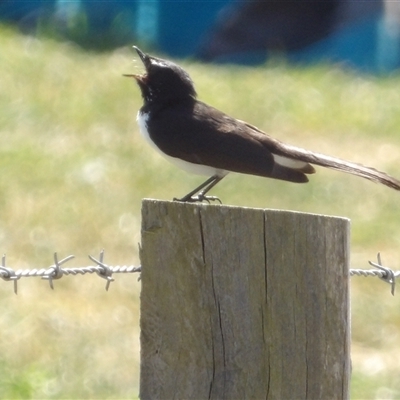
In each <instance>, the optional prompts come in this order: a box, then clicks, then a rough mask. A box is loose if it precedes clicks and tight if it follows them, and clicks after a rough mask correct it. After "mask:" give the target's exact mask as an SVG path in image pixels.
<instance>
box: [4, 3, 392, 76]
mask: <svg viewBox="0 0 400 400" xmlns="http://www.w3.org/2000/svg"><path fill="white" fill-rule="evenodd" d="M331 1H332V2H334V1H335V0H331ZM346 1H349V2H350V1H352V0H346ZM372 1H375V4H378V3H379V4H380V5H381V7H380V9H379V11H377V12H375V13H372V14H369V15H368V16H367V17H366V18H361V19H360V18H358V19H357V18H356V19H355V21H354V23H347V24H345V25H343V26H339V27H338V28H337V29H335V30H333V31H332V32H330V33H329V35H327V36H325V37H323V38H320V39H318V40H316V41H315V42H313V43H311V44H308V45H306V46H304V47H302V48H300V49H294V50H293V49H292V50H290V51H288V52H286V53H285V57H286V58H287V59H288V61H290V62H293V63H301V64H307V63H317V62H320V61H324V62H325V61H332V62H336V63H337V62H343V63H345V64H348V65H350V66H352V67H355V68H358V69H360V70H363V71H367V72H389V71H392V70H394V69H397V68H399V67H400V21H398V20H396V19H395V18H391V14H390V13H389V14H388V13H386V14H385V12H384V10H385V9H384V6H383V5H382V4H383V2H384V0H382V1H380V0H372ZM247 3H249V2H247ZM342 3H343V1H342ZM241 4H243V2H234V1H233V0H219V1H190V0H186V1H165V0H151V1H147V0H146V1H143V0H133V1H122V0H121V1H93V0H76V1H71V0H47V1H46V0H0V19H2V20H3V21H6V22H9V23H16V24H18V25H19V26H20V27H21V29H23V30H24V31H31V32H32V29H31V28H32V26H34V24H35V22H38V21H40V19H41V18H42V17H43V16H45V17H46V18H49V16H50V18H53V19H52V21H55V23H58V22H60V21H64V23H65V24H64V26H70V25H72V24H71V23H70V21H73V19H74V18H76V16H77V15H79V14H81V15H82V14H83V15H85V18H86V19H85V21H86V28H85V29H87V34H88V35H89V34H91V35H92V36H93V37H94V38H96V37H99V36H101V37H104V36H105V35H106V34H107V32H109V31H110V29H111V28H112V29H114V31H115V29H116V28H118V29H119V30H120V31H121V32H124V35H125V36H124V38H123V41H122V42H121V41H120V42H117V43H116V45H118V46H121V45H125V44H126V45H128V44H129V45H130V44H140V45H142V46H144V47H145V48H148V49H152V50H153V51H154V49H157V50H159V51H160V52H162V53H165V54H167V55H170V56H172V57H193V58H195V57H198V58H200V59H202V53H201V51H200V49H201V48H205V47H207V45H208V41H211V40H212V38H213V36H212V32H213V29H214V31H215V26H216V24H217V21H221V11H224V10H226V8H228V7H231V8H233V7H240V5H241ZM361 7H362V5H361ZM377 9H378V8H377ZM57 21H58V22H57ZM249 25H251V21H250V23H249ZM27 28H28V29H27ZM100 33H101V35H100ZM100 44H101V43H100ZM268 54H269V52H268V49H263V48H260V49H248V50H246V51H241V50H240V51H231V52H221V53H220V54H215V55H214V56H213V57H212V58H210V59H207V61H211V62H219V63H223V62H225V63H226V62H230V63H239V64H247V65H255V64H260V63H263V62H265V61H266V60H267V57H268ZM203 59H205V58H203Z"/></svg>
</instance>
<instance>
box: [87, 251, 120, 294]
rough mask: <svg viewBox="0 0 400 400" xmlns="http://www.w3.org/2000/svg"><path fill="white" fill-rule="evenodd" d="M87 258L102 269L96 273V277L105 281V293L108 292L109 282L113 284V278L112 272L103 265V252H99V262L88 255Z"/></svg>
mask: <svg viewBox="0 0 400 400" xmlns="http://www.w3.org/2000/svg"><path fill="white" fill-rule="evenodd" d="M89 258H90V259H91V260H92V261H93V262H95V263H96V264H97V265H98V266H99V267H101V268H102V270H100V271H96V272H97V275H99V276H100V278H103V279H106V280H107V283H106V291H107V292H108V288H109V287H110V284H111V282H114V278H113V277H112V274H113V270H112V269H111V268H110V267H109V266H108V265H107V264H104V263H103V258H104V250H102V251H101V252H100V257H99V258H100V260H96V259H95V258H94V257H92V256H91V255H89Z"/></svg>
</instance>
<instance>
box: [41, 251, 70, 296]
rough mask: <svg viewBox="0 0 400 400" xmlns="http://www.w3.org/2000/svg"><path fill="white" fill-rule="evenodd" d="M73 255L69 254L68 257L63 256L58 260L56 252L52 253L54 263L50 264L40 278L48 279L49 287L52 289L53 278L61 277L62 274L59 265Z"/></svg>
mask: <svg viewBox="0 0 400 400" xmlns="http://www.w3.org/2000/svg"><path fill="white" fill-rule="evenodd" d="M73 258H75V256H73V255H70V256H68V257H65V258H63V259H62V260H61V261H58V257H57V253H54V265H51V266H50V267H49V268H48V269H47V271H46V273H45V275H43V276H42V279H47V280H48V281H49V284H50V287H51V288H52V289H53V290H54V286H53V280H54V279H61V278H62V277H63V275H64V272H63V270H62V269H61V265H63V264H64V263H66V262H67V261H69V260H72V259H73Z"/></svg>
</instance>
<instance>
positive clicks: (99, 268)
mask: <svg viewBox="0 0 400 400" xmlns="http://www.w3.org/2000/svg"><path fill="white" fill-rule="evenodd" d="M74 257H75V256H73V255H70V256H67V257H65V258H63V259H62V260H60V261H59V260H58V257H57V253H54V264H52V265H50V266H49V267H48V268H41V269H17V270H14V269H12V268H10V267H7V266H6V255H5V254H4V255H3V257H2V259H1V266H0V277H1V278H2V279H3V280H5V281H12V282H14V293H15V294H17V293H18V287H17V282H18V280H19V279H20V278H30V277H41V278H42V279H45V280H48V281H49V284H50V287H51V289H54V285H53V281H54V280H56V279H61V278H62V277H63V276H64V275H78V274H80V275H85V274H93V273H96V274H97V275H98V276H99V277H100V278H103V279H105V280H106V281H107V283H106V290H107V291H108V289H109V287H110V284H111V282H113V281H114V278H113V274H117V273H124V274H128V273H135V272H140V271H141V267H140V266H138V267H137V266H134V265H129V266H128V265H122V266H119V265H117V266H110V265H107V264H105V263H104V262H103V259H104V250H102V251H101V252H100V257H99V259H98V260H97V259H96V258H94V257H92V256H91V255H89V258H90V259H91V260H92V261H93V262H94V263H95V264H97V265H95V266H92V265H90V266H87V267H76V268H61V265H63V264H65V263H66V262H67V261H70V260H72V259H73V258H74Z"/></svg>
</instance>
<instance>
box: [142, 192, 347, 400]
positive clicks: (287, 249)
mask: <svg viewBox="0 0 400 400" xmlns="http://www.w3.org/2000/svg"><path fill="white" fill-rule="evenodd" d="M348 259H349V221H348V220H347V219H344V218H337V217H327V216H321V215H311V214H302V213H297V212H289V211H277V210H263V209H252V208H241V207H231V206H219V205H201V204H185V203H179V202H167V201H156V200H144V201H143V204H142V244H141V265H142V275H141V276H142V292H141V369H140V398H141V399H142V400H144V399H151V400H155V399H163V400H168V399H196V400H198V399H229V400H231V399H240V400H244V399H324V400H327V399H335V400H338V399H347V398H348V395H349V365H350V361H349V340H350V339H349V333H350V319H349V295H348V289H349V288H348V285H349V273H348V271H349V269H348Z"/></svg>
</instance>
